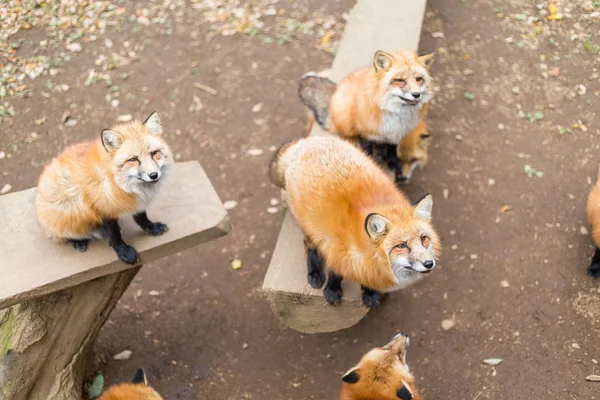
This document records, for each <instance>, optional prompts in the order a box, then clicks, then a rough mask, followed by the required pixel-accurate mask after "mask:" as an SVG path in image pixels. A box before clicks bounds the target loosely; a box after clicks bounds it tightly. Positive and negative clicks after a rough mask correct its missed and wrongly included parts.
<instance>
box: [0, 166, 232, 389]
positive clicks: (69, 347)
mask: <svg viewBox="0 0 600 400" xmlns="http://www.w3.org/2000/svg"><path fill="white" fill-rule="evenodd" d="M170 175H171V176H170V177H168V180H167V181H166V182H165V186H164V188H162V190H161V192H160V193H159V195H158V196H157V198H156V200H155V201H154V202H153V203H152V205H151V207H150V208H149V209H148V215H149V216H150V218H151V219H154V220H156V221H161V222H164V223H166V224H168V225H169V231H168V232H167V233H165V234H164V235H162V236H158V237H152V236H149V235H147V234H145V233H144V232H143V231H142V230H141V229H140V228H139V227H137V226H136V225H135V223H133V221H132V220H131V218H130V217H125V218H122V219H121V227H122V230H123V239H124V240H125V241H126V242H127V243H128V244H130V245H132V246H133V247H135V248H136V249H137V250H138V255H139V264H138V265H136V266H130V265H127V264H124V263H122V262H121V261H119V260H118V259H117V257H116V254H115V252H114V250H113V249H111V248H110V247H108V245H107V243H106V242H105V241H101V240H98V241H93V242H91V243H90V245H89V247H88V250H87V251H86V252H85V253H78V252H76V251H75V250H73V249H72V248H71V246H70V245H68V244H63V245H60V244H55V243H52V242H51V241H50V240H48V239H47V238H45V237H44V233H43V232H42V229H41V227H40V226H39V225H38V223H37V221H36V219H35V210H34V200H35V189H30V190H25V191H22V192H18V193H13V194H10V195H6V196H0V214H1V215H3V216H6V218H7V219H6V220H5V221H3V224H2V225H1V226H0V254H2V255H3V257H2V262H1V264H0V276H1V277H2V278H1V279H0V400H20V399H28V400H29V399H32V400H37V399H40V400H50V399H52V400H63V399H64V400H67V399H69V400H72V399H79V398H81V393H82V389H83V378H84V376H85V371H84V368H85V366H86V364H87V363H88V361H89V360H90V359H91V358H92V347H93V344H94V342H95V340H96V337H97V336H98V332H99V331H100V329H101V327H102V325H103V324H104V322H105V321H106V319H107V318H108V316H109V314H110V312H111V311H112V309H113V308H114V307H115V305H116V304H117V301H118V300H119V298H120V297H121V295H122V294H123V292H124V291H125V290H126V289H127V287H128V286H129V283H130V282H131V280H132V279H133V277H134V276H135V274H136V273H137V271H138V270H139V269H140V267H141V264H142V263H145V262H149V261H152V260H155V259H158V258H162V257H166V256H169V255H171V254H175V253H177V252H179V251H182V250H185V249H188V248H190V247H193V246H196V245H199V244H201V243H204V242H207V241H209V240H212V239H215V238H217V237H220V236H223V235H225V234H227V232H229V230H230V229H231V226H230V224H229V217H228V215H227V212H226V211H225V208H224V207H223V205H222V204H221V200H220V199H219V196H218V195H217V193H216V192H215V191H214V189H213V187H212V185H211V183H210V181H209V179H208V177H207V176H206V174H205V173H204V171H203V170H202V168H201V167H200V165H199V164H198V163H197V162H188V163H178V164H175V165H174V166H173V168H172V170H171V171H170Z"/></svg>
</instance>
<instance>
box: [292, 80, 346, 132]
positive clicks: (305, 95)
mask: <svg viewBox="0 0 600 400" xmlns="http://www.w3.org/2000/svg"><path fill="white" fill-rule="evenodd" d="M336 86H337V85H336V84H335V83H334V82H332V81H331V80H329V79H328V78H326V77H324V76H322V75H320V74H317V73H314V72H308V73H306V74H304V75H302V78H300V84H299V87H298V95H299V96H300V100H302V103H304V105H305V106H306V107H308V109H309V110H310V111H312V113H313V115H314V118H315V120H316V121H317V123H318V124H319V125H321V127H322V128H323V129H325V130H328V119H329V99H330V98H331V95H332V94H333V92H334V90H335V88H336ZM309 126H310V122H309Z"/></svg>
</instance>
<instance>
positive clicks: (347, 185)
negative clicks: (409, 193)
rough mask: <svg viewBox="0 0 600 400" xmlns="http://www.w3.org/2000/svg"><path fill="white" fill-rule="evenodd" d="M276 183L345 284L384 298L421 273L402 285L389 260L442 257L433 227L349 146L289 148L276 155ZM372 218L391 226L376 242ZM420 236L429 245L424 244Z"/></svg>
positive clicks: (318, 141) (314, 142) (312, 142)
mask: <svg viewBox="0 0 600 400" xmlns="http://www.w3.org/2000/svg"><path fill="white" fill-rule="evenodd" d="M271 177H272V179H273V181H274V182H275V183H276V184H278V185H280V186H282V187H284V188H285V189H286V191H287V196H288V197H287V202H288V206H289V208H290V210H291V211H292V212H293V214H294V216H295V217H296V220H297V221H298V224H299V225H300V227H301V228H302V230H303V231H304V233H305V235H306V236H307V237H308V238H309V241H310V242H312V243H314V244H315V245H316V246H317V248H318V249H319V252H320V253H321V254H322V255H323V256H324V258H325V262H326V264H327V266H328V267H329V268H330V269H332V270H333V271H335V272H336V273H337V274H339V275H341V276H342V277H344V278H348V279H351V280H353V281H355V282H358V283H360V284H362V285H364V286H366V287H368V288H370V289H374V290H379V291H387V290H394V289H398V288H401V287H405V286H407V285H408V284H410V283H412V282H413V281H416V280H418V279H420V277H421V274H419V273H417V272H415V275H416V276H412V277H411V278H410V282H408V281H407V282H404V281H402V282H400V281H399V280H398V279H397V277H396V276H395V274H394V272H393V271H392V261H391V257H406V258H407V259H411V260H412V259H413V258H414V257H417V258H419V257H425V256H426V254H425V253H427V254H433V255H434V256H435V254H436V253H437V251H438V250H439V243H438V242H439V241H438V238H437V235H436V233H435V231H434V230H433V228H432V227H431V225H430V223H429V221H428V220H426V219H423V218H420V217H418V216H417V215H416V208H413V207H412V206H411V204H410V202H409V201H408V199H407V198H406V197H405V196H404V194H403V193H402V192H400V191H399V190H398V188H397V187H396V185H395V184H394V182H393V181H392V180H391V179H390V178H389V177H388V176H387V174H386V173H385V172H384V171H383V170H382V169H381V168H379V167H378V166H377V165H376V164H375V162H374V161H373V160H371V159H370V158H369V157H368V156H367V155H366V154H364V153H363V152H362V151H360V150H359V149H357V148H356V147H355V146H353V145H352V144H350V143H348V142H347V141H344V140H341V139H339V138H336V137H309V138H304V139H300V140H298V141H296V142H294V143H292V144H287V145H285V146H284V147H282V149H281V150H280V151H279V152H278V153H277V154H276V157H275V159H274V161H273V163H272V166H271ZM420 204H421V203H420ZM372 213H377V214H380V215H381V216H383V217H384V218H385V219H387V221H388V223H387V225H386V233H385V234H384V235H381V236H378V237H377V238H376V239H373V238H371V237H370V235H369V234H368V233H367V232H366V230H365V222H366V218H367V216H369V215H370V214H372ZM423 237H427V238H429V239H430V241H431V243H430V244H431V246H430V244H427V247H426V246H425V245H421V242H422V241H423V239H422V238H423ZM404 242H406V243H407V244H408V248H412V249H413V250H411V251H409V253H410V254H408V253H407V254H403V251H404V250H402V249H398V248H397V246H398V245H399V244H400V243H404ZM415 261H418V260H415Z"/></svg>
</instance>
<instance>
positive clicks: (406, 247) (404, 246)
mask: <svg viewBox="0 0 600 400" xmlns="http://www.w3.org/2000/svg"><path fill="white" fill-rule="evenodd" d="M396 247H397V248H399V249H408V246H407V245H406V242H402V243H400V244H399V245H398V246H396Z"/></svg>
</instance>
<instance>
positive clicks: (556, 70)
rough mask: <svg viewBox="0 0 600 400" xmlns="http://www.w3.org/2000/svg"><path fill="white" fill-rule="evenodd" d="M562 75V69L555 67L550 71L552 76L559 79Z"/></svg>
mask: <svg viewBox="0 0 600 400" xmlns="http://www.w3.org/2000/svg"><path fill="white" fill-rule="evenodd" d="M559 75H560V68H558V67H554V68H552V69H551V70H550V76H553V77H555V78H556V77H558V76H559Z"/></svg>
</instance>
